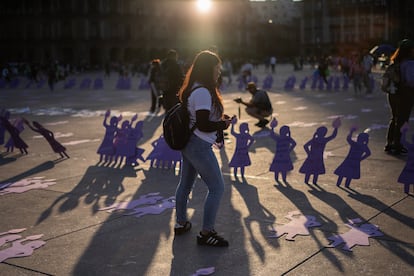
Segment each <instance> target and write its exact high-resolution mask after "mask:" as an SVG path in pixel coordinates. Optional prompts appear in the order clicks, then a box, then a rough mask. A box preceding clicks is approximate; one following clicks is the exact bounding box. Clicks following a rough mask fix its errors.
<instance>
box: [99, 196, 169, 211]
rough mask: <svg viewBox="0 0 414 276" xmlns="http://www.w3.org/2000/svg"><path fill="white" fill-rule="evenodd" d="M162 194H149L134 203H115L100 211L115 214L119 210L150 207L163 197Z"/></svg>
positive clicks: (133, 201)
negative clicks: (142, 206)
mask: <svg viewBox="0 0 414 276" xmlns="http://www.w3.org/2000/svg"><path fill="white" fill-rule="evenodd" d="M159 194H160V193H149V194H146V195H142V196H140V197H139V198H138V199H135V200H132V201H124V202H119V203H114V204H112V205H110V206H108V207H104V208H100V209H98V210H99V211H107V212H115V211H118V210H131V209H134V208H135V207H137V206H139V205H148V204H155V203H157V202H158V201H159V200H161V199H162V198H163V197H162V196H159Z"/></svg>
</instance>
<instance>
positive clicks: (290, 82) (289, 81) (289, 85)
mask: <svg viewBox="0 0 414 276" xmlns="http://www.w3.org/2000/svg"><path fill="white" fill-rule="evenodd" d="M295 83H296V77H295V76H290V77H288V79H287V80H286V82H285V90H287V91H290V90H293V88H294V87H295Z"/></svg>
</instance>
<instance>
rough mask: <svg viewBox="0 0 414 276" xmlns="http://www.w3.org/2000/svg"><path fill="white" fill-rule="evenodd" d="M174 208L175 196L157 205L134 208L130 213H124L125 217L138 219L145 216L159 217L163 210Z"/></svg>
mask: <svg viewBox="0 0 414 276" xmlns="http://www.w3.org/2000/svg"><path fill="white" fill-rule="evenodd" d="M174 207H175V196H171V197H169V198H165V199H163V200H162V201H161V203H159V204H155V205H150V206H145V207H138V208H134V209H133V211H132V212H130V213H126V214H125V215H126V216H134V217H137V218H140V217H142V216H145V215H159V214H161V213H163V212H164V211H165V210H168V209H172V208H174Z"/></svg>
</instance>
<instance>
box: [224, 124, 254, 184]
mask: <svg viewBox="0 0 414 276" xmlns="http://www.w3.org/2000/svg"><path fill="white" fill-rule="evenodd" d="M231 123H232V124H231V134H232V135H233V136H234V137H236V149H235V151H234V154H233V157H232V158H231V161H230V163H229V167H231V168H233V170H234V171H233V173H234V177H235V178H237V168H240V174H241V176H242V178H244V168H245V167H246V166H250V165H251V161H250V157H249V147H250V146H251V145H252V144H253V142H254V138H253V137H252V136H251V135H250V134H249V125H248V124H247V123H241V124H240V126H239V130H240V133H236V132H235V131H234V125H235V124H236V123H237V118H236V117H234V118H233V120H232V122H231Z"/></svg>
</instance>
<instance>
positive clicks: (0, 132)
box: [0, 109, 10, 145]
mask: <svg viewBox="0 0 414 276" xmlns="http://www.w3.org/2000/svg"><path fill="white" fill-rule="evenodd" d="M0 116H1V117H4V118H5V119H6V120H9V119H10V111H8V110H5V109H1V110H0ZM5 134H6V127H5V126H4V124H3V123H2V122H1V121H0V145H3V144H4V137H5Z"/></svg>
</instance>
